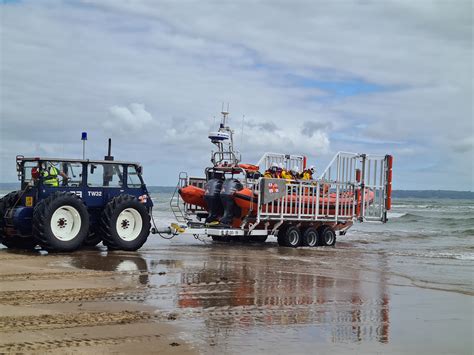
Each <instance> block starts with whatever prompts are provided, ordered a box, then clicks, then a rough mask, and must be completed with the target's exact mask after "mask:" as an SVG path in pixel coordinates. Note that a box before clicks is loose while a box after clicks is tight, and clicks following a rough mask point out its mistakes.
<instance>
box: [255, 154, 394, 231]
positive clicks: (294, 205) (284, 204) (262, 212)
mask: <svg viewBox="0 0 474 355" xmlns="http://www.w3.org/2000/svg"><path fill="white" fill-rule="evenodd" d="M261 180H262V179H261ZM257 186H259V189H258V190H257V189H256V190H255V193H256V194H257V195H258V214H257V223H258V222H259V221H262V220H275V219H276V220H298V221H304V220H310V221H332V222H336V223H337V222H345V221H348V220H355V219H357V220H359V221H382V222H385V221H386V212H387V204H386V198H387V156H380V155H366V154H356V153H347V152H340V153H338V154H337V155H336V156H335V157H334V158H333V160H332V161H331V162H330V164H329V165H328V167H327V168H326V170H324V172H323V173H322V174H321V176H320V177H319V178H318V179H317V180H312V181H291V182H289V183H287V184H286V185H285V187H284V189H285V190H284V193H283V194H282V195H281V197H279V198H277V199H275V200H273V201H271V202H269V203H263V200H262V196H263V191H261V188H260V186H265V184H257Z"/></svg>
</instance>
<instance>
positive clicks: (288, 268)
mask: <svg viewBox="0 0 474 355" xmlns="http://www.w3.org/2000/svg"><path fill="white" fill-rule="evenodd" d="M102 254H103V255H102ZM367 257H372V258H374V260H370V261H369V264H370V265H371V266H372V268H371V269H368V268H367V267H364V265H362V263H363V262H364V261H367ZM364 258H365V260H364ZM72 264H73V265H74V266H76V267H79V268H88V269H95V270H104V271H121V272H132V273H136V274H137V275H138V277H139V283H140V284H142V285H147V286H148V287H147V289H146V293H145V294H144V298H143V299H144V300H145V302H148V303H151V304H153V305H156V306H157V307H158V308H162V309H167V310H169V311H172V312H175V313H176V314H177V315H178V319H180V320H182V321H185V322H187V323H186V324H185V326H186V327H191V328H193V330H192V332H191V333H193V336H196V337H198V338H201V339H205V342H208V343H212V342H214V343H215V344H216V345H219V344H221V345H222V344H226V343H227V342H228V341H229V339H230V338H233V339H234V341H239V340H235V339H240V338H239V336H242V333H245V334H252V335H257V336H258V335H259V334H260V335H269V334H272V336H276V337H278V335H277V334H278V332H279V331H281V329H283V331H285V332H286V331H287V330H288V329H291V328H292V327H293V328H296V329H298V331H302V330H304V331H305V332H309V333H311V334H312V336H313V337H315V338H317V339H319V341H324V342H328V343H364V342H365V343H368V342H378V343H388V342H389V340H390V338H389V336H390V299H389V293H388V291H387V281H386V280H387V277H388V276H387V275H386V273H387V271H386V270H387V265H386V260H385V256H384V255H383V254H372V255H371V256H368V255H367V254H364V255H363V256H362V255H359V253H358V252H357V251H355V252H354V251H351V254H350V255H348V254H346V253H342V255H341V254H339V253H330V252H328V250H317V249H312V250H305V249H301V250H293V249H291V250H288V249H284V248H277V247H275V246H273V245H272V244H269V245H266V246H262V247H254V246H252V247H243V246H240V245H226V246H219V245H211V246H189V245H186V246H180V247H179V248H172V247H166V248H162V249H159V250H156V249H155V250H149V251H143V252H141V253H121V252H117V253H116V252H112V253H101V256H100V257H98V254H97V253H94V252H90V253H86V252H84V253H80V254H76V255H75V256H74V258H73V260H72ZM374 269H375V270H374ZM187 319H188V320H190V321H189V322H188V321H186V320H187ZM196 322H198V323H199V324H196ZM272 329H273V330H272ZM239 334H240V335H239ZM275 334H276V335H275ZM243 339H245V341H246V342H250V340H249V339H248V338H247V337H246V336H245V337H244V338H243ZM243 339H242V340H243ZM297 341H298V340H296V342H297ZM257 343H258V342H257V341H256V344H257Z"/></svg>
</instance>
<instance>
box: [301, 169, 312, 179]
mask: <svg viewBox="0 0 474 355" xmlns="http://www.w3.org/2000/svg"><path fill="white" fill-rule="evenodd" d="M314 170H315V169H314V166H310V167H309V169H306V170H304V171H303V175H302V177H301V178H302V179H303V180H313V174H314Z"/></svg>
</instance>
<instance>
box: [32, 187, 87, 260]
mask: <svg viewBox="0 0 474 355" xmlns="http://www.w3.org/2000/svg"><path fill="white" fill-rule="evenodd" d="M88 231H89V213H88V212H87V208H86V206H85V205H84V203H83V202H82V200H81V199H80V198H79V197H77V196H76V195H75V194H73V193H69V192H55V193H53V194H51V195H50V196H49V197H48V198H46V199H44V200H42V201H40V202H39V203H38V204H37V205H36V207H35V209H34V212H33V236H34V238H36V240H37V242H38V244H39V245H41V247H43V248H44V249H46V250H48V251H74V250H76V249H78V248H79V247H80V246H81V245H82V243H83V242H84V239H85V238H86V237H87V234H88Z"/></svg>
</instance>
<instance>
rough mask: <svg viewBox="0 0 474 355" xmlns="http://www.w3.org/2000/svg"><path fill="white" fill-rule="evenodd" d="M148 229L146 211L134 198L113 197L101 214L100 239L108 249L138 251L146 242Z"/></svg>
mask: <svg viewBox="0 0 474 355" xmlns="http://www.w3.org/2000/svg"><path fill="white" fill-rule="evenodd" d="M150 228H151V223H150V215H149V213H148V209H147V207H146V206H145V205H144V204H142V203H141V202H140V201H139V200H138V198H136V197H135V196H131V195H119V196H117V197H114V198H113V199H112V200H111V201H110V202H109V203H108V204H107V206H106V207H105V208H104V211H103V212H102V216H101V231H102V239H103V243H104V245H106V246H107V247H108V248H109V249H112V250H127V251H135V250H138V249H140V248H141V247H142V245H143V244H145V242H146V241H147V238H148V235H149V234H150Z"/></svg>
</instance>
